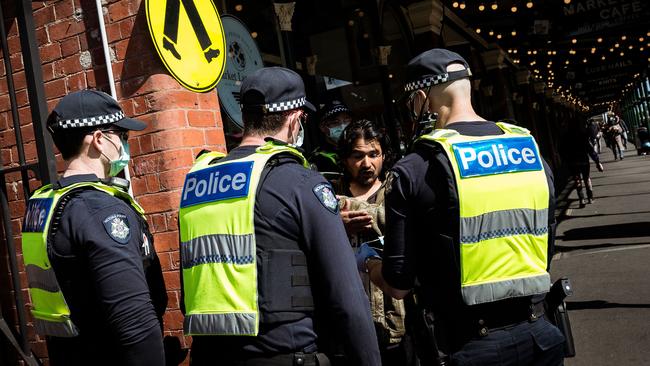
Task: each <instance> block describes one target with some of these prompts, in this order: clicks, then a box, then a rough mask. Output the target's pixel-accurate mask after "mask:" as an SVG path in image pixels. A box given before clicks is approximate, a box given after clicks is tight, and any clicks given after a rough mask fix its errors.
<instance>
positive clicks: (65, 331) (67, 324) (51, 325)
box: [34, 318, 79, 338]
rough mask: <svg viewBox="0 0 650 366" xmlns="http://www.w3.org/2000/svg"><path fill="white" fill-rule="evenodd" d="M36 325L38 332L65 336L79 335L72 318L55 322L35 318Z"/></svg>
mask: <svg viewBox="0 0 650 366" xmlns="http://www.w3.org/2000/svg"><path fill="white" fill-rule="evenodd" d="M34 326H35V327H36V333H38V334H41V335H48V336H54V337H64V338H70V337H76V336H78V335H79V332H78V331H77V327H76V326H75V325H74V324H72V321H70V320H65V321H62V322H54V321H51V320H44V319H39V318H34Z"/></svg>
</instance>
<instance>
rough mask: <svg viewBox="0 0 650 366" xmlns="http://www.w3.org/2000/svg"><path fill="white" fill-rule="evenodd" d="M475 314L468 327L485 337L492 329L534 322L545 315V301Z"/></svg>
mask: <svg viewBox="0 0 650 366" xmlns="http://www.w3.org/2000/svg"><path fill="white" fill-rule="evenodd" d="M477 315H478V316H473V317H472V318H471V319H472V323H471V325H470V327H469V329H467V330H468V331H469V332H470V333H473V335H474V336H477V335H478V336H480V337H485V336H487V335H488V334H489V333H490V331H494V330H499V329H504V328H508V327H510V326H513V325H516V324H519V323H523V322H526V321H528V322H533V321H536V320H537V319H539V318H541V317H543V316H544V303H543V302H539V303H536V304H533V303H530V304H529V305H528V306H517V307H512V308H504V309H502V310H501V311H488V312H486V313H483V314H480V313H479V314H477Z"/></svg>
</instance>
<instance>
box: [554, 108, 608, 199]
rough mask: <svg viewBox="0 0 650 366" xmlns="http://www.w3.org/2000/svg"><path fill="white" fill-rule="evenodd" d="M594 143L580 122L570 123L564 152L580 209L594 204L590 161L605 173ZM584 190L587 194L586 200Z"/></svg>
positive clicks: (564, 143) (563, 148)
mask: <svg viewBox="0 0 650 366" xmlns="http://www.w3.org/2000/svg"><path fill="white" fill-rule="evenodd" d="M587 127H588V126H587ZM592 141H593V140H592V139H591V138H590V137H589V133H588V130H587V128H585V126H583V125H582V124H581V123H580V122H579V121H577V120H576V121H571V122H570V123H569V129H568V133H567V135H566V138H565V140H564V141H563V143H562V145H563V146H562V152H563V156H564V157H565V159H566V162H567V163H568V166H569V170H570V171H571V175H572V176H573V181H574V183H575V189H576V193H577V194H578V199H579V205H580V206H579V207H580V208H584V207H585V205H586V204H587V203H589V204H591V203H593V202H594V193H593V185H592V184H591V176H590V170H591V166H590V164H589V159H591V160H593V162H594V163H595V164H596V168H597V169H598V171H600V172H602V171H604V168H603V164H601V163H600V157H599V156H598V154H597V153H596V152H595V149H594V146H593V145H592ZM583 188H584V189H585V191H586V193H587V197H586V198H585V194H584V192H583Z"/></svg>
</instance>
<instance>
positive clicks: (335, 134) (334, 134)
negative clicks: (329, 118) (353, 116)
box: [328, 123, 348, 141]
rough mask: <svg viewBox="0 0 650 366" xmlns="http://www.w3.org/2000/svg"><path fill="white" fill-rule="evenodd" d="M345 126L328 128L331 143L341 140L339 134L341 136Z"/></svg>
mask: <svg viewBox="0 0 650 366" xmlns="http://www.w3.org/2000/svg"><path fill="white" fill-rule="evenodd" d="M347 126H348V125H347V124H346V123H344V124H342V125H338V126H336V127H330V128H328V130H329V136H330V138H331V139H332V141H338V140H339V139H340V138H341V134H343V130H345V128H346V127H347Z"/></svg>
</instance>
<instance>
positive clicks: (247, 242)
mask: <svg viewBox="0 0 650 366" xmlns="http://www.w3.org/2000/svg"><path fill="white" fill-rule="evenodd" d="M254 256H255V253H253V235H252V234H246V235H226V234H212V235H204V236H200V237H198V238H194V239H191V240H190V241H187V242H184V243H182V244H181V258H182V259H183V268H184V269H188V268H192V267H194V266H197V265H199V264H206V263H234V264H249V263H253V260H254V258H255V257H254Z"/></svg>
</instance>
